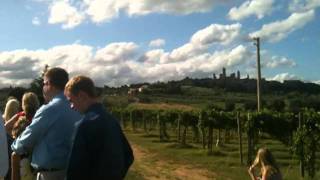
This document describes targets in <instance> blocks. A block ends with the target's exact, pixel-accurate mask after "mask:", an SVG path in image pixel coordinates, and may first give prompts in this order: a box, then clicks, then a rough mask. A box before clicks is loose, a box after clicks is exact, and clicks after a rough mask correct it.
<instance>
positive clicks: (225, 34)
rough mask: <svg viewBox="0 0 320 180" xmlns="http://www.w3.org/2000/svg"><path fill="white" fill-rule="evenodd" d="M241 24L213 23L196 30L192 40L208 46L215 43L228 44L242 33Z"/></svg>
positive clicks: (194, 42)
mask: <svg viewBox="0 0 320 180" xmlns="http://www.w3.org/2000/svg"><path fill="white" fill-rule="evenodd" d="M240 30H241V24H239V23H236V24H231V25H221V24H211V25H210V26H208V27H206V28H204V29H201V30H199V31H198V32H196V33H195V34H194V35H193V36H192V38H191V42H192V43H193V44H196V45H200V46H207V45H211V44H213V43H221V44H228V43H230V42H232V41H233V40H234V39H235V38H237V37H238V36H239V34H240Z"/></svg>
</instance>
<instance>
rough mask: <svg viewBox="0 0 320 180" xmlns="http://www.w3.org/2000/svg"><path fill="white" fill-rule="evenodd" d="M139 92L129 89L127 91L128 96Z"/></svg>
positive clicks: (135, 89)
mask: <svg viewBox="0 0 320 180" xmlns="http://www.w3.org/2000/svg"><path fill="white" fill-rule="evenodd" d="M138 92H139V90H138V89H137V88H130V89H129V91H128V95H131V96H134V95H136V94H137V93H138Z"/></svg>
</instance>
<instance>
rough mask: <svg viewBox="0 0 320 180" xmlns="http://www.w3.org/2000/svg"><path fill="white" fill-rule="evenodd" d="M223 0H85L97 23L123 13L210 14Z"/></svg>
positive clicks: (88, 10) (87, 9)
mask: <svg viewBox="0 0 320 180" xmlns="http://www.w3.org/2000/svg"><path fill="white" fill-rule="evenodd" d="M219 1H221V0H184V1H172V0H162V1H154V0H139V1H131V0H122V1H119V0H84V4H85V6H86V13H87V14H88V15H89V16H90V18H91V20H92V21H93V22H95V23H102V22H105V21H110V20H112V19H113V18H116V17H118V16H119V14H120V12H121V11H123V12H125V13H126V14H128V15H129V16H141V15H147V14H151V13H164V14H181V15H186V14H191V13H197V12H209V11H210V10H211V9H212V8H213V6H214V5H215V4H216V3H217V2H219Z"/></svg>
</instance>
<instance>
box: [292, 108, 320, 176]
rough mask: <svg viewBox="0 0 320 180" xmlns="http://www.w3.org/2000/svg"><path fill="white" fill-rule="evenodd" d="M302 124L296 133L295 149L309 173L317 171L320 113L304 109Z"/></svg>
mask: <svg viewBox="0 0 320 180" xmlns="http://www.w3.org/2000/svg"><path fill="white" fill-rule="evenodd" d="M302 117H303V119H301V121H304V122H303V123H302V122H301V126H300V127H299V128H298V130H297V131H296V132H295V134H294V144H293V147H292V149H293V151H294V152H295V154H296V155H297V156H298V157H299V159H300V160H301V161H302V162H303V163H304V164H305V168H306V170H307V172H308V175H309V176H310V177H311V178H313V177H314V176H315V173H316V152H317V151H319V150H320V144H319V140H320V115H319V114H318V113H317V112H315V111H304V112H303V116H302Z"/></svg>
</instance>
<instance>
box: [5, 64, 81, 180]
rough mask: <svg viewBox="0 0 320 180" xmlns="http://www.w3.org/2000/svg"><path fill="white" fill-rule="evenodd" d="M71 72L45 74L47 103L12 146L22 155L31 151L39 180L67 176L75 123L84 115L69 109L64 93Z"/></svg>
mask: <svg viewBox="0 0 320 180" xmlns="http://www.w3.org/2000/svg"><path fill="white" fill-rule="evenodd" d="M67 81H68V73H67V72H66V71H65V70H64V69H62V68H52V69H49V70H48V71H47V72H46V73H45V75H44V81H43V83H44V85H43V96H44V99H45V101H46V103H47V104H45V105H43V106H41V107H40V109H39V110H38V111H37V112H36V114H35V116H34V117H33V119H32V123H31V124H30V125H29V126H28V127H27V128H26V129H25V131H24V132H23V133H22V134H21V135H20V136H19V137H18V138H17V139H16V140H15V141H14V142H13V144H12V145H11V148H12V150H13V151H14V153H17V154H19V155H22V154H26V153H31V152H32V160H31V166H32V167H33V168H34V169H35V170H36V171H37V172H38V173H37V180H51V179H54V180H60V179H61V180H62V179H64V178H65V170H66V166H67V160H68V155H69V153H70V150H71V144H72V141H71V139H72V134H73V130H74V125H75V122H76V121H78V120H80V119H81V115H80V114H79V113H77V112H76V111H74V110H72V109H71V108H70V103H69V102H68V100H67V99H66V97H65V96H64V94H63V91H64V86H65V84H66V83H67Z"/></svg>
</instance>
